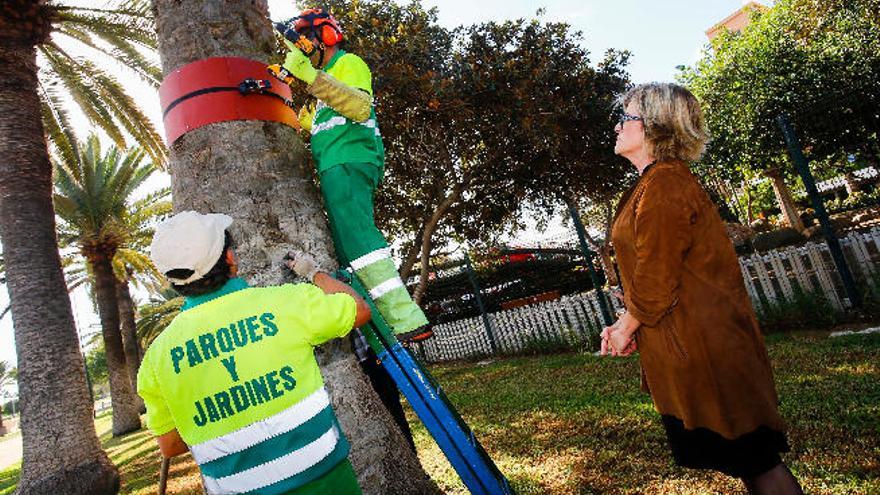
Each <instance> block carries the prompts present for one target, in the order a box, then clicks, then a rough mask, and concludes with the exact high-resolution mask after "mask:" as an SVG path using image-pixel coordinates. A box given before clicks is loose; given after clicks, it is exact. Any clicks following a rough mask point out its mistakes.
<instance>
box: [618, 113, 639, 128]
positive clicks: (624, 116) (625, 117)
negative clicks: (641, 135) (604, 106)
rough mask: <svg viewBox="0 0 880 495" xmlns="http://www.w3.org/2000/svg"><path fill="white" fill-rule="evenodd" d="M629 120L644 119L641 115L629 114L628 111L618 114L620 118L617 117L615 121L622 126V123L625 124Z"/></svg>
mask: <svg viewBox="0 0 880 495" xmlns="http://www.w3.org/2000/svg"><path fill="white" fill-rule="evenodd" d="M630 120H640V121H642V122H644V121H645V119H643V118H642V117H639V116H638V115H630V114H628V113H623V114H621V115H620V119H618V121H617V123H618V124H620V127H623V124H626V123H627V122H629V121H630Z"/></svg>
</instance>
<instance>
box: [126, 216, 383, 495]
mask: <svg viewBox="0 0 880 495" xmlns="http://www.w3.org/2000/svg"><path fill="white" fill-rule="evenodd" d="M231 223H232V218H230V217H228V216H226V215H221V214H206V215H205V214H200V213H197V212H194V211H184V212H181V213H178V214H177V215H174V216H173V217H171V218H169V219H167V220H166V221H164V222H163V223H161V224H159V225H158V226H157V228H156V233H155V235H154V236H153V242H152V245H151V246H150V256H151V258H152V259H153V261H154V263H155V264H156V267H157V268H158V269H159V271H160V272H162V273H163V274H164V275H165V277H166V278H167V279H168V281H169V282H170V283H171V284H172V286H173V288H174V289H175V290H177V291H178V292H180V293H181V294H183V295H184V296H185V297H186V299H185V301H184V304H183V307H182V308H181V312H180V314H179V315H178V316H177V317H175V318H174V320H173V321H172V322H171V324H170V325H169V326H168V328H166V329H165V331H163V332H162V333H161V334H160V335H159V336H158V337H157V338H156V340H154V341H153V343H152V344H151V345H150V347H149V349H147V352H146V353H145V355H144V359H143V363H142V364H141V367H140V371H139V372H138V393H139V394H140V395H141V397H143V399H144V403H145V404H146V406H147V426H148V427H149V429H150V430H152V432H153V433H154V434H155V435H156V436H157V440H158V443H159V449H160V451H161V452H162V455H163V456H164V457H166V458H170V457H173V456H175V455H178V454H182V453H184V452H186V451H187V450H189V451H190V452H192V456H193V459H195V461H196V463H197V464H198V465H199V469H200V470H201V473H202V479H203V482H204V486H205V489H206V491H207V493H209V494H213V493H244V492H248V493H252V492H253V493H261V494H280V493H294V494H318V493H333V494H346V495H347V494H360V493H361V491H360V488H359V487H358V483H357V477H356V476H355V472H354V470H353V469H352V466H351V463H350V462H349V461H348V459H347V456H348V451H349V444H348V441H347V440H346V438H345V436H344V435H343V433H342V431H341V430H340V428H339V424H338V422H337V419H336V416H335V414H334V412H333V409H332V407H331V405H330V399H329V396H328V394H327V390H326V389H325V388H324V382H323V379H322V377H321V373H320V371H319V369H318V363H317V362H316V361H315V356H314V348H315V347H316V346H318V345H320V344H322V343H324V342H327V341H329V340H331V339H334V338H338V337H343V336H345V335H346V334H348V333H349V331H351V329H352V328H354V327H358V326H361V325H363V324H365V323H367V322H368V321H369V320H370V316H371V315H370V308H369V306H368V305H367V303H366V302H365V301H364V300H363V299H362V298H361V297H360V296H358V295H357V293H356V292H355V291H354V290H353V289H352V288H351V287H349V286H348V285H346V284H344V283H342V282H339V281H337V280H335V279H334V278H332V277H330V275H328V274H327V273H324V272H323V271H321V270H319V269H318V268H317V266H316V265H315V262H314V260H312V258H310V257H309V256H308V255H305V254H294V255H293V257H292V260H290V261H288V267H289V268H290V269H291V270H293V271H294V272H295V273H296V274H298V275H299V276H301V277H303V278H305V279H306V280H309V281H311V282H312V283H311V284H308V283H301V284H296V285H293V284H285V285H281V286H269V287H254V288H251V287H248V284H247V283H246V282H245V281H244V280H243V279H241V278H238V277H237V273H238V266H237V262H236V258H235V255H234V253H233V250H232V238H231V236H230V234H229V232H228V231H227V229H228V228H229V226H230V224H231Z"/></svg>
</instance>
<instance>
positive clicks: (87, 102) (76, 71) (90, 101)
mask: <svg viewBox="0 0 880 495" xmlns="http://www.w3.org/2000/svg"><path fill="white" fill-rule="evenodd" d="M39 52H40V54H41V55H42V56H43V57H45V59H46V60H47V61H48V63H49V67H50V69H51V71H52V73H53V75H54V76H57V78H58V81H60V82H61V84H63V85H64V87H65V88H66V90H67V91H68V92H69V94H70V96H71V97H72V98H73V100H74V101H75V102H76V104H77V105H78V106H79V108H80V109H81V110H82V112H83V113H84V114H85V116H86V118H87V119H89V121H90V122H91V123H92V124H94V125H96V126H98V127H100V128H101V129H102V130H103V131H104V132H106V133H107V135H108V136H110V139H112V140H113V141H114V142H115V143H116V144H117V146H120V147H125V145H126V143H125V137H124V135H123V133H122V130H121V129H120V128H119V126H118V125H117V124H116V121H115V120H114V119H113V117H112V115H111V113H110V111H109V110H108V109H107V107H106V104H105V102H104V101H103V99H102V98H101V96H100V94H99V93H98V91H97V90H96V88H95V86H94V84H93V83H92V81H91V77H92V74H93V73H94V72H99V69H98V68H97V67H95V65H94V64H93V63H91V62H89V61H86V60H82V59H76V58H74V57H72V56H71V55H69V54H68V53H66V52H65V51H64V50H63V49H61V47H59V46H58V45H56V44H55V43H53V42H51V41H50V42H48V43H45V44H42V45H40V46H39Z"/></svg>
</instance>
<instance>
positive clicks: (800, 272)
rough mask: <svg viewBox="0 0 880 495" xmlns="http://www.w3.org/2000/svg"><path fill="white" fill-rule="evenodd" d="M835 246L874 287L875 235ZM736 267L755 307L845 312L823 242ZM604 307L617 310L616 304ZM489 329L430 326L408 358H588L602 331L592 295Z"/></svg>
mask: <svg viewBox="0 0 880 495" xmlns="http://www.w3.org/2000/svg"><path fill="white" fill-rule="evenodd" d="M840 243H841V246H842V247H843V250H844V254H845V255H846V258H847V261H848V262H849V266H850V269H851V271H852V272H853V274H854V276H855V277H856V279H857V280H860V281H861V282H863V283H868V282H870V281H874V280H876V277H877V276H878V275H880V228H874V229H871V230H869V231H864V232H853V233H850V234H849V235H847V236H846V237H843V238H842V239H840ZM740 267H741V269H742V273H743V279H744V280H745V285H746V289H747V290H748V292H749V295H750V296H751V297H752V302H753V303H754V304H755V306H756V307H758V306H759V305H760V304H762V303H763V302H770V303H776V302H779V301H781V300H782V299H789V300H790V299H791V298H792V297H793V296H794V295H795V290H796V288H797V287H800V288H801V289H802V290H804V291H808V292H818V293H821V294H823V295H824V296H825V297H826V298H827V299H828V301H829V302H830V303H831V304H832V305H833V306H834V307H835V308H837V309H844V308H846V307H848V306H849V305H850V303H849V300H848V299H847V298H846V293H845V291H844V289H843V284H842V283H841V280H840V276H839V275H838V273H837V270H836V268H835V267H834V263H833V262H832V260H831V255H830V253H829V251H828V246H827V245H826V244H825V243H824V241H820V242H811V243H808V244H805V245H802V246H795V247H789V248H783V249H778V250H774V251H770V252H767V253H761V254H753V255H750V256H743V257H741V258H740ZM608 300H611V302H612V304H613V305H614V307H615V310H618V309H621V307H620V303H619V302H618V301H617V299H616V298H614V297H608ZM488 321H489V325H488V328H487V327H486V325H485V324H484V322H483V320H482V318H481V317H479V316H477V317H473V318H465V319H460V320H456V321H451V322H447V323H442V324H439V325H434V327H433V329H434V334H435V337H434V338H432V339H430V340H428V341H425V342H422V343H419V344H416V346H415V351H416V352H417V353H418V354H419V355H420V357H421V358H422V359H423V360H425V361H427V362H440V361H451V360H457V359H473V358H478V357H485V356H492V355H504V354H523V353H528V352H539V351H542V350H548V349H552V348H561V347H569V348H583V349H588V350H595V346H596V344H597V342H598V332H599V331H600V329H601V328H602V326H603V325H602V318H601V316H600V313H599V306H598V300H597V298H596V292H595V291H588V292H582V293H578V294H573V295H569V296H563V297H561V298H560V299H557V300H554V301H547V302H542V303H538V304H533V305H530V306H523V307H519V308H514V309H508V310H502V311H496V312H493V313H489V314H488ZM490 333H491V335H490ZM493 341H494V342H493Z"/></svg>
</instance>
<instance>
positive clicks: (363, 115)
mask: <svg viewBox="0 0 880 495" xmlns="http://www.w3.org/2000/svg"><path fill="white" fill-rule="evenodd" d="M306 90H307V91H308V92H309V94H310V95H312V96H314V97H315V98H317V99H319V100H321V101H323V102H324V103H326V104H327V105H329V106H330V108H332V109H333V110H336V111H337V112H339V113H341V114H342V115H344V116H345V117H348V118H349V119H351V120H354V121H357V122H366V121H367V120H369V118H370V109H371V108H372V106H373V97H372V96H370V94H369V93H367V92H366V91H363V90H361V89H358V88H353V87H351V86H349V85H347V84H345V83H344V82H342V81H339V80H338V79H336V78H335V77H333V76H331V75H330V74H327V73H326V72H324V71H318V73H317V75H316V76H315V82H313V83H312V84H310V85H309V87H308V88H306Z"/></svg>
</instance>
